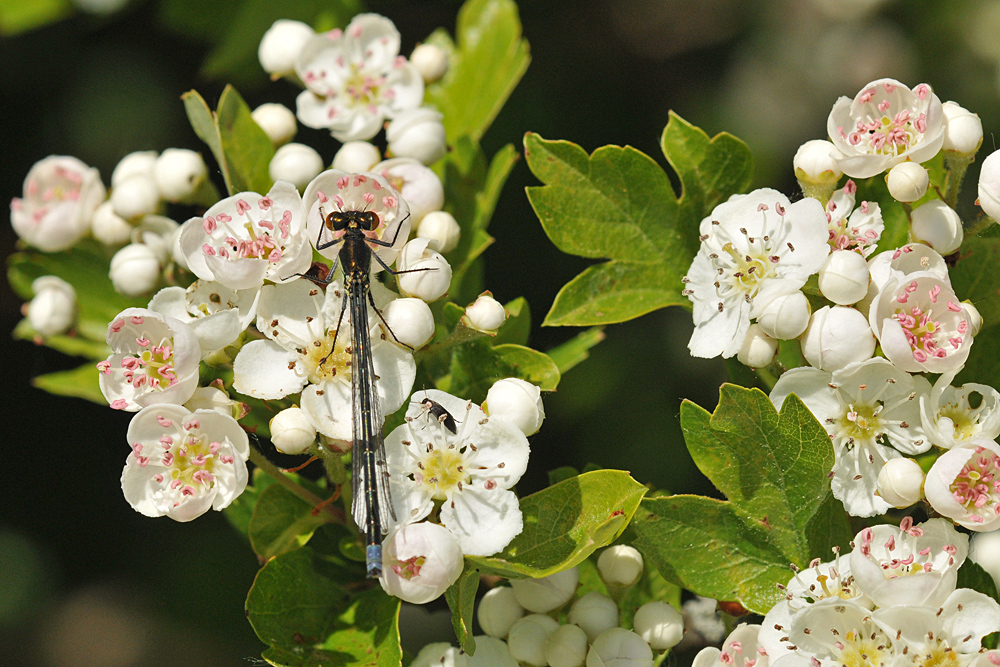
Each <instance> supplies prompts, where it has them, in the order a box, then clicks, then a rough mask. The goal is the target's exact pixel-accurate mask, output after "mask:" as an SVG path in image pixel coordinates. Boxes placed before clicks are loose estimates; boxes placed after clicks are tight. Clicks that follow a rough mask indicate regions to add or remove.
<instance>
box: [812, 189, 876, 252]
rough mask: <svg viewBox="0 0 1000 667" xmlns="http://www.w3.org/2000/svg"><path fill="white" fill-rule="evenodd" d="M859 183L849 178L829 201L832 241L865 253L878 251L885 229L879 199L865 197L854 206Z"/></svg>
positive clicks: (836, 246) (837, 246)
mask: <svg viewBox="0 0 1000 667" xmlns="http://www.w3.org/2000/svg"><path fill="white" fill-rule="evenodd" d="M857 191H858V186H857V185H856V184H855V183H854V181H852V180H848V181H847V183H845V184H844V187H843V188H841V189H840V190H837V191H836V192H834V193H833V196H832V197H830V200H829V201H828V202H827V203H826V219H827V225H828V228H829V238H828V243H829V244H830V247H831V248H832V249H834V250H855V251H857V252H859V253H861V256H862V257H868V256H869V255H871V254H872V253H873V252H875V244H876V243H878V240H879V238H880V237H881V236H882V232H883V230H885V223H884V222H883V220H882V211H881V209H879V205H878V202H869V201H863V202H861V205H860V206H858V207H857V208H854V200H855V197H854V196H855V193H857Z"/></svg>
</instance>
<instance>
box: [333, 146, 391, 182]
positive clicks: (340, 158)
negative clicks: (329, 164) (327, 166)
mask: <svg viewBox="0 0 1000 667" xmlns="http://www.w3.org/2000/svg"><path fill="white" fill-rule="evenodd" d="M381 159H382V155H381V154H380V153H379V152H378V147H377V146H375V145H374V144H371V143H369V142H367V141H348V142H347V143H346V144H344V145H343V146H341V147H340V150H338V151H337V154H336V155H334V156H333V168H334V169H337V170H339V171H344V172H347V173H348V174H360V173H361V172H365V171H371V170H372V167H374V166H375V165H377V164H378V163H379V161H381Z"/></svg>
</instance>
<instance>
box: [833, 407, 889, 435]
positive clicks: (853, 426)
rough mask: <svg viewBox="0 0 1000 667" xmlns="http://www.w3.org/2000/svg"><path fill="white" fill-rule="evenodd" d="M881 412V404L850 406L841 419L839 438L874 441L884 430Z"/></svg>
mask: <svg viewBox="0 0 1000 667" xmlns="http://www.w3.org/2000/svg"><path fill="white" fill-rule="evenodd" d="M881 412H882V404H881V403H879V402H875V403H872V404H866V403H860V404H855V405H850V406H849V407H848V409H847V411H846V412H844V413H843V414H842V415H841V417H840V423H839V426H840V433H838V434H837V435H838V437H839V438H846V439H847V440H848V441H851V440H860V441H863V442H867V441H870V440H874V439H875V438H876V437H877V436H878V435H879V433H880V432H881V430H882V421H881V419H879V413H881Z"/></svg>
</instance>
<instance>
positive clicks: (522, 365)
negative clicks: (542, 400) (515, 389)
mask: <svg viewBox="0 0 1000 667" xmlns="http://www.w3.org/2000/svg"><path fill="white" fill-rule="evenodd" d="M450 371H451V372H450V380H449V383H448V385H447V389H445V391H448V392H449V393H451V394H454V395H455V396H463V397H466V398H469V399H471V400H474V401H477V402H479V401H482V400H483V399H485V398H486V392H487V391H489V388H490V387H491V386H493V383H494V382H496V381H497V380H500V379H502V378H508V377H516V378H521V379H522V380H527V381H528V382H531V383H532V384H535V385H538V386H539V387H541V389H542V391H555V388H556V386H557V385H558V384H559V377H560V376H559V369H558V368H557V367H556V365H555V362H553V361H552V359H551V358H549V356H548V355H546V354H545V353H544V352H539V351H537V350H533V349H531V348H530V347H524V346H522V345H510V344H506V345H496V346H491V345H490V343H489V341H488V340H487V337H485V336H484V337H483V338H479V339H476V340H474V341H472V342H470V343H466V344H464V345H459V346H457V347H456V348H455V349H454V352H453V354H452V357H451V366H450Z"/></svg>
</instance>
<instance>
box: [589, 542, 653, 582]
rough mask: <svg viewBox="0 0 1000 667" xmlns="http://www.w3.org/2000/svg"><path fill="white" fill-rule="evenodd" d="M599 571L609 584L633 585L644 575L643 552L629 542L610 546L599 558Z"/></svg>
mask: <svg viewBox="0 0 1000 667" xmlns="http://www.w3.org/2000/svg"><path fill="white" fill-rule="evenodd" d="M597 571H598V572H600V574H601V579H603V580H604V582H605V583H607V584H611V585H613V586H631V585H632V584H634V583H635V582H637V581H639V577H641V576H642V554H641V553H639V550H638V549H636V548H635V547H630V546H628V545H627V544H616V545H614V546H612V547H608V548H607V549H605V550H604V551H602V552H601V555H600V557H598V559H597Z"/></svg>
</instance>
